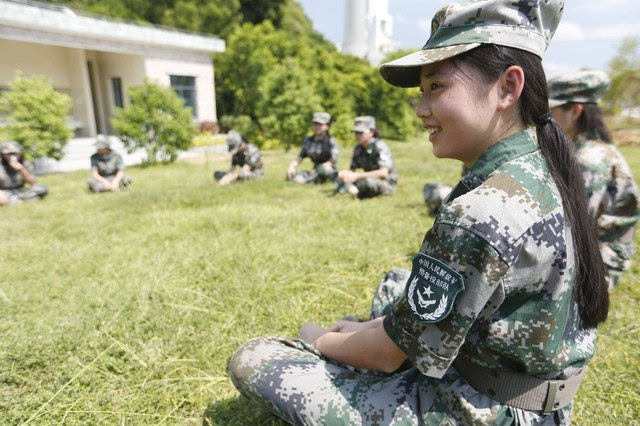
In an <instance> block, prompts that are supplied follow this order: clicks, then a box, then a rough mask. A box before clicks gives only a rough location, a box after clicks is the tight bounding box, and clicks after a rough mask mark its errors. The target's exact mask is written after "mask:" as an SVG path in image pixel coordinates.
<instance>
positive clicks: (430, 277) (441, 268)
mask: <svg viewBox="0 0 640 426" xmlns="http://www.w3.org/2000/svg"><path fill="white" fill-rule="evenodd" d="M462 290H464V281H463V279H462V275H460V274H459V273H458V272H456V271H454V270H453V269H451V267H449V266H448V265H446V264H445V263H444V262H442V261H440V260H438V259H435V258H433V257H431V256H428V255H426V254H424V253H418V255H417V256H416V257H414V258H413V269H412V270H411V275H409V280H408V281H407V290H406V291H407V302H408V303H409V307H410V308H411V314H412V315H413V318H414V319H415V320H416V321H417V322H420V323H434V322H439V321H442V320H443V319H445V318H446V317H447V316H448V315H449V313H450V312H451V309H452V308H453V302H454V301H455V300H456V297H457V296H458V293H460V292H461V291H462Z"/></svg>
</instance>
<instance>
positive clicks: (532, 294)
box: [384, 128, 595, 379]
mask: <svg viewBox="0 0 640 426" xmlns="http://www.w3.org/2000/svg"><path fill="white" fill-rule="evenodd" d="M571 241H572V239H571V230H570V229H569V228H568V227H567V223H566V221H565V218H564V212H563V207H562V201H561V198H560V195H559V192H558V189H557V187H556V185H555V182H554V181H553V180H552V178H551V177H550V174H549V171H548V168H547V164H546V162H545V160H544V158H543V157H542V154H541V153H540V150H539V149H538V147H537V136H536V132H535V129H534V128H529V129H527V130H524V131H521V132H518V133H516V134H514V135H511V136H509V137H507V138H505V139H503V140H502V141H499V142H498V143H496V144H495V145H493V146H491V147H490V148H489V149H488V150H487V151H486V152H485V153H484V154H483V155H482V156H481V157H480V158H479V159H478V161H476V163H475V164H474V165H473V167H472V168H471V170H470V171H469V172H468V173H467V174H466V175H465V176H464V177H463V178H462V179H461V180H460V182H459V183H458V185H457V186H456V187H455V188H454V190H453V191H452V193H451V194H450V195H449V196H448V197H447V199H446V200H445V201H444V204H443V206H442V208H441V209H440V211H439V212H438V215H437V217H436V219H435V222H434V225H433V227H432V228H431V229H430V230H429V231H428V232H427V234H426V236H425V238H424V242H423V245H422V248H421V250H420V252H421V254H418V256H416V259H418V260H419V262H417V261H416V260H415V259H414V268H413V270H412V272H411V275H410V277H409V281H408V282H407V286H406V288H405V290H404V294H403V296H402V297H401V298H400V299H399V300H398V302H397V303H396V304H395V305H394V306H393V309H392V312H391V314H389V315H387V317H386V318H385V320H384V327H385V330H386V332H387V333H388V334H389V336H390V337H391V338H392V339H393V341H394V342H395V343H396V344H397V345H398V346H399V347H400V348H401V349H402V350H403V351H404V352H405V353H406V354H407V356H408V357H409V358H410V359H411V360H412V361H413V362H414V364H415V365H416V366H417V367H418V369H419V370H420V371H421V372H422V373H424V374H425V375H427V376H431V377H437V378H439V377H442V376H443V374H444V373H445V371H446V370H447V368H448V367H449V366H450V365H451V363H452V362H453V360H454V359H455V358H456V356H458V355H459V354H460V355H464V356H466V357H467V358H468V359H469V360H470V361H471V362H473V363H476V364H480V365H483V366H485V367H488V368H498V369H502V370H507V371H515V372H519V373H524V374H528V375H533V376H538V377H541V378H545V379H549V378H566V377H570V376H573V375H575V374H576V372H577V369H579V368H581V367H583V366H584V365H585V364H586V363H587V362H588V361H589V359H591V357H592V356H593V354H594V351H595V330H593V329H589V330H582V329H581V328H580V318H579V315H578V312H577V303H576V301H575V300H574V298H573V287H574V281H575V277H574V269H575V268H574V258H573V245H572V243H571ZM412 277H413V279H412ZM416 277H417V278H416ZM414 282H415V283H417V292H416V291H413V292H412V291H411V290H412V286H411V284H412V283H414ZM461 287H463V288H462V289H461V290H460V288H461ZM414 290H415V289H414ZM457 290H460V292H459V293H457V295H456V291H457ZM430 299H433V300H430ZM434 300H435V301H434ZM447 309H450V310H449V311H447ZM425 318H426V320H425Z"/></svg>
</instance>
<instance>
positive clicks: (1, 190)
mask: <svg viewBox="0 0 640 426" xmlns="http://www.w3.org/2000/svg"><path fill="white" fill-rule="evenodd" d="M0 153H1V154H2V166H1V167H0V206H2V205H4V204H20V203H22V202H23V201H32V200H41V199H42V198H44V197H45V196H46V195H47V193H48V192H49V190H48V189H47V187H46V186H44V185H37V182H38V179H37V178H36V176H35V174H34V171H33V163H32V162H31V161H27V160H25V159H24V156H23V154H22V146H20V144H19V143H18V142H15V141H7V142H2V144H0Z"/></svg>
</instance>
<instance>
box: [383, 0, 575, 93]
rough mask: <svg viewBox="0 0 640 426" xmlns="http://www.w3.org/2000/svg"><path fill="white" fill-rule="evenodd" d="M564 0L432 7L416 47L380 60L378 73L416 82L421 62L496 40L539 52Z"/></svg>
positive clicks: (401, 82)
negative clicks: (427, 32)
mask: <svg viewBox="0 0 640 426" xmlns="http://www.w3.org/2000/svg"><path fill="white" fill-rule="evenodd" d="M563 10H564V0H476V1H465V2H461V3H453V4H450V5H447V6H445V7H443V8H442V9H440V10H439V11H438V12H436V15H435V16H434V18H433V20H432V21H431V36H430V37H429V40H427V42H426V44H425V45H424V47H423V48H422V50H419V51H417V52H414V53H411V54H409V55H407V56H404V57H402V58H399V59H396V60H394V61H391V62H388V63H386V64H382V65H381V66H380V74H382V77H383V78H384V79H385V80H386V81H387V82H389V83H390V84H392V85H394V86H399V87H416V86H419V85H420V68H421V67H422V66H423V65H426V64H432V63H435V62H440V61H443V60H445V59H448V58H452V57H454V56H457V55H459V54H461V53H464V52H468V51H469V50H472V49H475V48H476V47H478V46H480V45H482V44H497V45H501V46H508V47H514V48H517V49H522V50H526V51H528V52H531V53H534V54H536V55H538V56H539V57H541V58H542V54H543V53H544V51H545V50H546V49H547V46H548V45H549V42H550V41H551V38H552V37H553V34H554V33H555V31H556V28H557V27H558V24H559V22H560V17H561V16H562V12H563Z"/></svg>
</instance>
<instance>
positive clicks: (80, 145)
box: [35, 136, 227, 174]
mask: <svg viewBox="0 0 640 426" xmlns="http://www.w3.org/2000/svg"><path fill="white" fill-rule="evenodd" d="M109 141H110V142H111V149H112V150H113V151H115V152H117V153H118V154H120V155H121V156H122V160H123V161H124V163H125V165H127V166H130V165H133V164H140V163H141V162H142V160H143V159H144V158H145V153H144V151H143V150H138V151H135V152H133V153H131V154H129V153H127V150H126V149H125V148H124V145H123V144H122V142H121V141H120V139H118V138H117V137H115V136H109ZM95 142H96V139H95V138H75V139H71V140H69V142H68V143H67V145H65V147H64V150H63V152H64V156H63V157H62V159H61V160H54V159H52V158H39V159H37V160H36V161H35V168H36V173H37V174H46V173H61V172H71V171H74V170H89V168H90V167H91V163H90V160H89V159H90V158H91V155H92V154H93V153H95V152H96V148H95V146H94V144H95ZM224 152H227V146H226V145H213V146H204V147H197V148H192V149H190V150H188V151H180V152H179V153H178V158H179V159H183V158H192V157H197V156H200V155H204V154H206V153H216V154H217V153H224Z"/></svg>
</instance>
